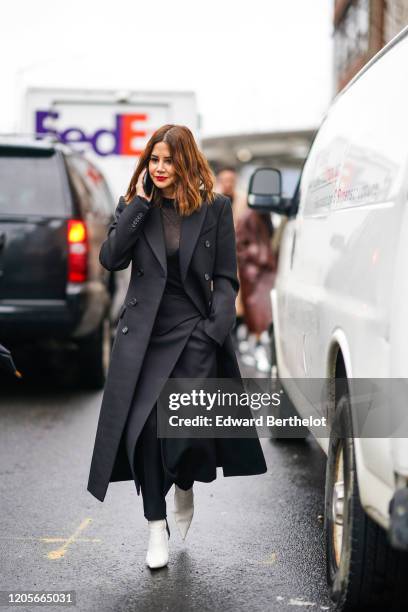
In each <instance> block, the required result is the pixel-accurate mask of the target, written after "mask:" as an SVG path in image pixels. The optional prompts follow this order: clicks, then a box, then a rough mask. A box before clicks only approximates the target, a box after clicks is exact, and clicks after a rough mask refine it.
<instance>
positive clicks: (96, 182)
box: [69, 155, 113, 216]
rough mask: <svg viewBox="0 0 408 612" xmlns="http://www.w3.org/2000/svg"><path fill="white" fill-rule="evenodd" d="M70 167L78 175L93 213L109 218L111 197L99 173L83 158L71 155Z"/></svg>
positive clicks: (111, 203)
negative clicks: (90, 200)
mask: <svg viewBox="0 0 408 612" xmlns="http://www.w3.org/2000/svg"><path fill="white" fill-rule="evenodd" d="M69 163H70V165H71V166H72V167H73V168H74V169H75V171H76V172H77V173H78V174H80V176H81V179H82V181H83V183H84V185H85V186H86V189H87V191H88V193H89V196H90V197H91V199H92V206H93V209H94V212H97V213H99V214H101V215H107V216H109V215H110V214H111V213H112V206H113V202H112V195H111V193H110V191H109V188H108V186H107V184H106V181H105V179H104V177H103V175H102V174H101V172H100V171H99V170H98V168H96V166H94V165H93V164H91V163H90V162H89V160H87V159H86V158H85V157H79V156H77V155H72V156H71V157H70V159H69Z"/></svg>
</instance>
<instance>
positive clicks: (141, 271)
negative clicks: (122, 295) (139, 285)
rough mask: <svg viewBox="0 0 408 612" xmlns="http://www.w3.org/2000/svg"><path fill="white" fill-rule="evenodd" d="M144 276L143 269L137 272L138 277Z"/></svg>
mask: <svg viewBox="0 0 408 612" xmlns="http://www.w3.org/2000/svg"><path fill="white" fill-rule="evenodd" d="M143 274H144V271H143V269H142V268H139V270H138V271H137V275H138V276H143Z"/></svg>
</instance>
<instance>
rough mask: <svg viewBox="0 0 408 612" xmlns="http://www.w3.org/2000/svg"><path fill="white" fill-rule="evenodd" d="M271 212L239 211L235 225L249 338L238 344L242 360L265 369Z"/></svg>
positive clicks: (272, 256)
mask: <svg viewBox="0 0 408 612" xmlns="http://www.w3.org/2000/svg"><path fill="white" fill-rule="evenodd" d="M273 235H274V228H273V225H272V220H271V215H270V214H269V213H260V212H258V211H256V210H254V209H251V208H247V210H246V211H245V212H244V213H243V214H242V215H240V218H239V220H238V222H237V226H236V248H237V260H238V271H239V277H240V282H241V299H242V306H243V313H244V321H245V324H246V326H247V328H248V339H247V340H244V341H243V342H241V343H240V344H239V347H238V348H239V350H240V352H241V353H246V354H243V355H242V361H243V362H244V363H245V364H246V365H251V366H256V367H257V368H258V369H259V370H260V371H263V372H268V371H269V367H270V363H269V359H268V356H267V353H266V350H265V347H264V346H263V344H262V342H261V335H262V334H263V332H267V331H268V329H269V326H270V324H271V323H272V305H271V298H270V292H271V289H272V288H273V285H274V283H275V276H276V271H277V262H278V254H277V250H275V249H273ZM244 345H245V346H244Z"/></svg>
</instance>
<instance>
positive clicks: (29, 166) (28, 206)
mask: <svg viewBox="0 0 408 612" xmlns="http://www.w3.org/2000/svg"><path fill="white" fill-rule="evenodd" d="M66 208H67V207H66V203H65V199H64V190H63V182H62V177H61V167H60V164H59V163H58V158H57V155H56V153H55V151H47V150H46V151H43V150H35V149H31V150H30V149H28V148H27V149H24V148H21V149H20V148H18V147H0V215H12V216H16V215H18V216H19V215H42V216H47V217H54V216H55V217H61V216H65V215H66V213H67V210H66Z"/></svg>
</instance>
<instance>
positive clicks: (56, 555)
mask: <svg viewBox="0 0 408 612" xmlns="http://www.w3.org/2000/svg"><path fill="white" fill-rule="evenodd" d="M91 523H92V519H91V518H86V519H84V520H83V521H82V523H81V524H80V526H79V527H78V529H76V530H75V531H74V533H73V534H72V535H71V536H69V538H66V539H65V540H63V542H64V544H63V545H62V546H61V547H60V548H57V549H56V550H52V551H51V552H49V553H48V555H47V557H48V559H61V558H62V557H63V556H64V555H65V553H66V552H67V549H68V546H70V545H71V544H73V543H74V542H77V541H78V535H79V534H80V533H81V531H83V530H84V529H86V528H87V527H88V526H89V525H90V524H91Z"/></svg>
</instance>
